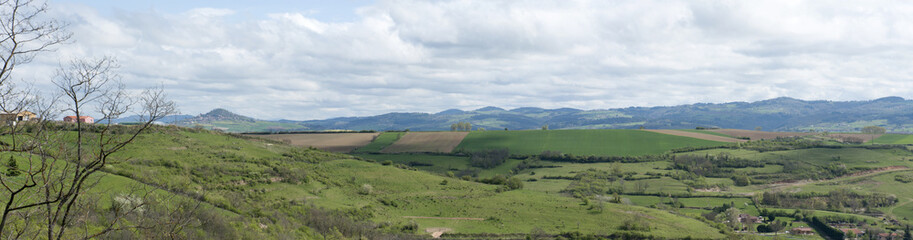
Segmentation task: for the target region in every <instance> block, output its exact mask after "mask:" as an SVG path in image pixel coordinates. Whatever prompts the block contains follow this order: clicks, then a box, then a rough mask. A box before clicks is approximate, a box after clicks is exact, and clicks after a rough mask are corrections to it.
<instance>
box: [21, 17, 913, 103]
mask: <svg viewBox="0 0 913 240" xmlns="http://www.w3.org/2000/svg"><path fill="white" fill-rule="evenodd" d="M48 4H49V7H50V9H51V10H50V11H49V12H48V17H50V18H55V19H58V20H61V21H64V22H67V23H69V27H68V28H67V30H68V31H70V32H72V33H73V41H72V42H71V43H69V44H66V45H63V46H60V47H58V49H57V50H56V51H55V52H50V53H44V54H42V55H40V56H39V57H38V58H36V60H35V61H34V62H33V63H31V64H30V65H28V66H25V67H23V68H20V69H19V70H21V71H20V73H19V74H20V75H18V76H20V77H21V78H23V79H36V80H35V82H37V83H36V85H37V86H39V87H47V86H48V85H46V84H45V82H49V81H43V79H50V78H51V77H53V76H52V73H53V69H54V68H55V67H57V66H58V65H59V64H60V63H61V62H66V61H69V59H73V58H93V57H101V56H111V57H115V58H117V59H118V62H119V63H120V65H121V68H119V69H118V71H119V73H120V74H121V76H123V81H124V82H125V84H126V86H127V87H128V88H130V89H142V88H147V87H151V86H163V87H164V88H165V91H166V92H167V94H168V95H169V96H170V97H171V98H172V99H173V100H174V101H175V102H176V103H177V104H178V106H179V108H180V110H181V112H182V113H184V114H192V115H195V114H199V113H205V112H207V111H209V110H211V109H213V108H226V109H229V110H231V111H233V112H236V113H239V114H243V115H247V116H252V117H255V118H260V119H294V120H309V119H325V118H331V117H344V116H369V115H376V114H383V113H387V112H429V113H433V112H439V111H443V110H446V109H451V108H457V109H463V110H470V109H476V108H480V107H484V106H497V107H502V108H506V109H511V108H517V107H541V108H562V107H571V108H579V109H606V108H619V107H629V106H668V105H680V104H691V103H699V102H702V103H721V102H731V101H758V100H764V99H769V98H776V97H793V98H799V99H805V100H837V101H846V100H868V99H875V98H880V97H885V96H900V97H904V98H913V2H909V1H877V0H876V1H839V2H834V1H798V0H784V1H674V0H663V1H651V0H632V1H605V0H594V1H587V0H559V1H522V0H518V1H513V0H511V1H507V0H504V1H502V0H480V1H448V0H440V1H409V0H402V1H400V0H391V1H386V0H378V1H366V0H340V1H294V0H281V1H273V0H259V1H215V0H210V1H178V0H161V1H115V0H90V1H73V0H50V1H49V2H48Z"/></svg>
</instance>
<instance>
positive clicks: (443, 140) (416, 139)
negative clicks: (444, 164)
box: [381, 132, 469, 153]
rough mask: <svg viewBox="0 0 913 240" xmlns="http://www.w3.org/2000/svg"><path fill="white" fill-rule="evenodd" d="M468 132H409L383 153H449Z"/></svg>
mask: <svg viewBox="0 0 913 240" xmlns="http://www.w3.org/2000/svg"><path fill="white" fill-rule="evenodd" d="M467 134H469V133H468V132H409V133H406V135H405V136H402V138H400V139H399V140H398V141H396V142H394V143H393V144H391V145H390V146H388V147H386V148H384V149H383V150H381V152H382V153H403V152H441V153H449V152H452V151H453V148H454V147H456V146H457V145H459V144H460V142H461V141H463V138H465V137H466V135H467Z"/></svg>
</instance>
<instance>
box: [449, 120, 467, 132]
mask: <svg viewBox="0 0 913 240" xmlns="http://www.w3.org/2000/svg"><path fill="white" fill-rule="evenodd" d="M450 131H454V132H456V131H461V132H468V131H472V123H468V122H462V121H461V122H458V123H454V124H450Z"/></svg>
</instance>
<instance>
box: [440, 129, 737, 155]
mask: <svg viewBox="0 0 913 240" xmlns="http://www.w3.org/2000/svg"><path fill="white" fill-rule="evenodd" d="M725 144H726V143H721V142H714V141H707V140H701V139H695V138H689V137H680V136H672V135H666V134H660V133H652V132H646V131H639V130H615V129H610V130H544V131H543V130H528V131H476V132H471V133H470V134H469V135H468V136H466V138H465V139H463V142H462V143H460V145H459V146H457V147H456V149H455V151H464V152H473V151H481V150H487V149H499V148H506V149H508V150H510V153H511V154H540V153H542V152H543V151H546V150H547V151H558V152H562V153H570V154H576V155H596V156H638V155H650V154H662V153H665V152H666V151H669V150H672V149H676V148H683V147H700V146H720V145H725Z"/></svg>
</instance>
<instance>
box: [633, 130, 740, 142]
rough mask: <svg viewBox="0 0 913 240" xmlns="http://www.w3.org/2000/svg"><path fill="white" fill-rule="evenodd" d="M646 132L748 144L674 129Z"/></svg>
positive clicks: (738, 140)
mask: <svg viewBox="0 0 913 240" xmlns="http://www.w3.org/2000/svg"><path fill="white" fill-rule="evenodd" d="M645 131H650V132H655V133H662V134H669V135H675V136H681V137H691V138H697V139H704V140H710V141H717V142H746V140H744V139H737V138H730V137H723V136H717V135H712V134H703V133H696V132H686V131H679V130H672V129H650V130H645Z"/></svg>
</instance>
